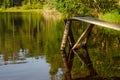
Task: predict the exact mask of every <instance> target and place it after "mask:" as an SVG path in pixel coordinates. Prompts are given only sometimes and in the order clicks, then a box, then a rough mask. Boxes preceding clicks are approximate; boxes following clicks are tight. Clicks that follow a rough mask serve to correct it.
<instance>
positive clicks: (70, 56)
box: [68, 21, 75, 71]
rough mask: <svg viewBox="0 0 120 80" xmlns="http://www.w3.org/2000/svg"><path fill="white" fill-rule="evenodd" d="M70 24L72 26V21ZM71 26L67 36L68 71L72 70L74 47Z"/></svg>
mask: <svg viewBox="0 0 120 80" xmlns="http://www.w3.org/2000/svg"><path fill="white" fill-rule="evenodd" d="M71 24H72V21H71ZM71 24H70V28H69V35H68V42H69V52H68V65H69V69H70V71H71V70H72V65H73V60H74V52H73V50H72V47H73V46H74V43H75V40H74V37H73V33H72V30H71Z"/></svg>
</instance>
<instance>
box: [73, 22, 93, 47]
mask: <svg viewBox="0 0 120 80" xmlns="http://www.w3.org/2000/svg"><path fill="white" fill-rule="evenodd" d="M93 26H94V25H93V24H89V25H88V27H87V28H86V30H85V31H84V32H83V33H82V35H81V36H80V37H79V39H78V40H77V42H76V43H75V45H74V46H73V48H72V49H75V48H78V47H79V46H80V45H81V43H82V41H83V40H84V39H85V38H86V37H87V36H88V34H89V33H90V32H91V30H92V28H93Z"/></svg>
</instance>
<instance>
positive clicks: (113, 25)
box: [71, 17, 120, 31]
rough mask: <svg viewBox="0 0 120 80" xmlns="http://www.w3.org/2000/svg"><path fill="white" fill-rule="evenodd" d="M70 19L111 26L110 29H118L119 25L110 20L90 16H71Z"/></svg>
mask: <svg viewBox="0 0 120 80" xmlns="http://www.w3.org/2000/svg"><path fill="white" fill-rule="evenodd" d="M71 20H79V21H83V22H86V23H90V24H95V25H98V26H101V27H106V28H111V29H114V30H119V31H120V25H118V24H114V23H111V22H107V21H103V20H99V19H95V18H91V17H73V18H71Z"/></svg>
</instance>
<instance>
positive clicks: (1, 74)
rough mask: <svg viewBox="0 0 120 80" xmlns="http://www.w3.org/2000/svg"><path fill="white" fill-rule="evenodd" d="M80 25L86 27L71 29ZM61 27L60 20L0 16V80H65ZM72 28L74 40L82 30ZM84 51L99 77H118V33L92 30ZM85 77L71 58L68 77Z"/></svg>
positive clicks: (31, 15) (84, 70)
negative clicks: (87, 52) (61, 50)
mask: <svg viewBox="0 0 120 80" xmlns="http://www.w3.org/2000/svg"><path fill="white" fill-rule="evenodd" d="M81 24H82V25H86V24H84V23H76V22H74V23H73V24H72V25H73V26H78V25H81ZM64 26H65V25H64V20H61V19H55V18H52V17H49V18H46V17H45V16H43V15H42V14H41V13H35V12H34V13H29V12H25V13H21V12H16V13H12V12H2V13H0V80H66V78H65V76H66V74H65V69H64V64H63V61H62V57H61V54H60V45H61V40H62V36H63V31H64ZM72 28H73V32H74V35H75V40H76V39H77V37H79V35H80V34H81V33H82V31H83V29H84V27H83V26H82V27H81V28H80V27H79V26H78V27H72ZM88 48H89V54H90V57H91V60H92V62H93V67H94V68H95V69H96V71H97V73H98V75H99V77H102V78H108V80H112V79H113V78H117V79H118V78H119V77H120V32H119V31H116V34H114V35H113V34H112V35H111V34H109V33H107V32H105V30H102V29H96V28H94V29H93V32H92V34H91V37H90V40H89V43H88ZM80 51H81V50H80ZM87 75H89V72H88V69H87V68H86V66H85V65H84V63H83V62H82V61H81V60H79V59H78V57H77V56H75V57H74V63H73V69H72V77H73V78H81V77H82V78H84V77H86V76H87ZM76 80H77V79H76Z"/></svg>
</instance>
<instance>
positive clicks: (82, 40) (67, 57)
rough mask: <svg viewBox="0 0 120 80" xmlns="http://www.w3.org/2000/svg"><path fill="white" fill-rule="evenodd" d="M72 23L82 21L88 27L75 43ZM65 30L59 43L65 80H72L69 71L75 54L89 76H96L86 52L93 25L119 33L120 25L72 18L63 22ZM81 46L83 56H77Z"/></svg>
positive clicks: (83, 18)
mask: <svg viewBox="0 0 120 80" xmlns="http://www.w3.org/2000/svg"><path fill="white" fill-rule="evenodd" d="M72 21H82V22H86V23H88V27H87V28H86V29H85V30H84V31H83V33H82V35H81V36H80V37H79V38H78V40H77V41H76V42H75V40H74V37H73V33H72V30H71V22H72ZM65 23H66V25H65V30H64V34H63V39H62V43H61V48H60V50H61V54H62V58H63V62H64V66H65V70H66V78H67V80H72V78H71V70H72V65H73V59H74V54H76V55H77V56H78V57H79V58H81V60H83V62H84V63H85V64H86V66H87V68H88V70H89V72H90V76H95V75H97V72H96V71H95V70H94V68H93V65H92V62H91V60H90V57H89V54H88V50H87V45H86V44H87V41H88V38H89V35H90V32H91V30H92V28H93V27H94V25H98V26H100V27H106V28H111V29H114V30H118V31H120V25H118V24H113V23H110V22H106V21H103V20H98V19H95V18H90V17H73V18H71V19H67V20H66V21H65ZM66 43H69V51H68V53H66V51H65V48H66ZM80 46H82V50H83V54H79V51H78V48H79V47H80Z"/></svg>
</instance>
